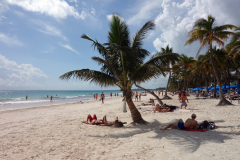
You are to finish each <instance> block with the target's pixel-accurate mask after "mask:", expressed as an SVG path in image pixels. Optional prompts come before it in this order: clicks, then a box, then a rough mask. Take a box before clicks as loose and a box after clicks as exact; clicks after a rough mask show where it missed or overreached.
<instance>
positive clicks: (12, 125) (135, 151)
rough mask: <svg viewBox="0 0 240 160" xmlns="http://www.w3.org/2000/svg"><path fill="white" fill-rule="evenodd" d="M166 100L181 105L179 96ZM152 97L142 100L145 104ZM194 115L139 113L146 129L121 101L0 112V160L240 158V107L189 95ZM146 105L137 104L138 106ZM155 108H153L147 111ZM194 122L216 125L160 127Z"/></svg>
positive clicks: (107, 100) (190, 108) (187, 113)
mask: <svg viewBox="0 0 240 160" xmlns="http://www.w3.org/2000/svg"><path fill="white" fill-rule="evenodd" d="M171 97H173V100H163V102H164V103H167V104H169V105H177V106H179V105H180V104H179V101H178V100H177V96H176V95H175V96H171ZM149 98H153V96H151V95H149V94H148V96H143V97H142V102H147V101H148V99H149ZM188 99H189V102H190V103H189V104H188V107H187V109H189V110H190V112H171V113H153V112H151V111H145V109H147V108H146V107H145V108H142V109H139V111H140V112H141V114H142V117H143V118H144V119H145V120H146V121H148V122H149V124H148V125H140V126H139V125H138V126H136V125H132V124H130V123H131V121H132V120H131V114H130V112H129V110H128V112H127V113H123V112H122V106H123V103H122V98H121V97H118V98H109V99H106V100H105V104H104V105H101V102H100V101H95V100H94V101H89V102H84V103H83V104H80V103H76V104H63V105H56V106H47V107H46V106H45V107H35V108H28V109H19V110H11V111H2V112H0V124H1V125H0V159H4V160H5V159H6V160H10V159H14V160H16V159H17V160H26V159H44V160H46V159H51V160H55V159H56V160H60V159H86V160H95V159H100V160H106V159H109V160H113V159H114V160H118V159H119V160H122V159H128V160H129V159H147V160H155V159H166V160H168V159H170V160H171V159H172V160H177V159H191V160H193V159H196V160H199V159H216V160H219V159H228V160H229V159H231V160H235V159H236V160H237V159H239V157H240V117H239V115H240V105H239V104H237V101H233V103H234V105H233V106H224V107H216V106H215V105H216V104H217V103H218V101H219V100H215V99H196V98H195V97H194V96H190V97H188ZM142 102H134V103H135V104H136V105H137V104H141V103H142ZM149 108H151V107H149ZM192 113H195V114H196V115H197V118H196V120H197V121H198V122H201V121H203V120H211V121H214V122H215V123H216V125H217V126H218V128H217V129H215V130H210V131H207V132H189V131H181V130H176V129H168V130H166V131H161V130H160V128H161V127H164V126H166V125H167V124H169V123H171V122H174V121H176V120H177V119H179V118H182V119H183V120H184V121H185V120H186V119H187V118H190V116H191V114H192ZM88 114H96V115H97V117H98V119H100V118H102V117H103V116H104V115H107V119H108V120H111V121H112V120H114V119H115V117H116V116H118V117H119V120H121V121H123V122H127V125H125V126H124V127H122V128H116V127H113V126H111V127H106V126H96V125H86V124H83V123H81V121H83V120H86V117H87V115H88Z"/></svg>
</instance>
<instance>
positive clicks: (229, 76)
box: [227, 64, 231, 94]
mask: <svg viewBox="0 0 240 160" xmlns="http://www.w3.org/2000/svg"><path fill="white" fill-rule="evenodd" d="M227 67H228V69H227V70H228V94H230V85H231V84H230V79H231V74H230V68H229V64H227Z"/></svg>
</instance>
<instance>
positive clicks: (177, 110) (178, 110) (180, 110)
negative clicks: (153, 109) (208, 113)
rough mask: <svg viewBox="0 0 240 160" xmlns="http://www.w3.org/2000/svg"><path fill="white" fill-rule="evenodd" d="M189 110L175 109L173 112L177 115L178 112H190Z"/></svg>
mask: <svg viewBox="0 0 240 160" xmlns="http://www.w3.org/2000/svg"><path fill="white" fill-rule="evenodd" d="M190 111H191V110H187V109H176V110H174V111H173V112H175V113H178V112H190Z"/></svg>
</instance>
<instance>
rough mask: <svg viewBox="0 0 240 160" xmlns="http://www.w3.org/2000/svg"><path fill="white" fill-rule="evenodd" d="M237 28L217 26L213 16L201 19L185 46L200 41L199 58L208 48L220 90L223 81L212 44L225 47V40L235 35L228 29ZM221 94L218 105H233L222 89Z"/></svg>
mask: <svg viewBox="0 0 240 160" xmlns="http://www.w3.org/2000/svg"><path fill="white" fill-rule="evenodd" d="M236 28H237V27H236V26H234V25H230V24H225V25H222V26H216V19H215V18H214V17H212V16H211V15H209V16H208V18H207V19H204V18H201V19H198V20H197V21H196V22H195V23H194V25H193V29H192V30H191V31H190V32H189V34H188V37H189V39H188V40H187V42H186V44H185V45H188V44H191V43H193V42H195V41H197V40H199V41H200V43H201V45H200V48H199V50H198V52H197V56H198V54H199V52H200V50H201V49H202V48H203V47H204V46H207V47H208V50H209V52H210V59H211V62H212V67H213V70H214V74H215V77H216V79H217V82H218V86H219V87H220V88H221V80H220V76H219V73H218V72H217V69H216V64H215V61H214V59H213V55H212V44H213V43H216V44H218V45H219V46H223V45H224V42H223V40H225V39H226V38H228V37H229V36H230V35H234V33H233V32H231V31H228V29H236ZM219 93H220V96H219V97H220V102H219V103H218V105H230V104H231V103H230V102H229V101H227V100H226V99H225V98H224V95H223V93H222V90H221V89H220V90H219Z"/></svg>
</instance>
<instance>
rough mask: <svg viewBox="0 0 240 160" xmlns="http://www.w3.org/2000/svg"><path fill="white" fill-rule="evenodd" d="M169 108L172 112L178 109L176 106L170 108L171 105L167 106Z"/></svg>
mask: <svg viewBox="0 0 240 160" xmlns="http://www.w3.org/2000/svg"><path fill="white" fill-rule="evenodd" d="M167 107H168V108H170V112H172V111H174V110H175V109H176V106H170V105H167Z"/></svg>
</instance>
